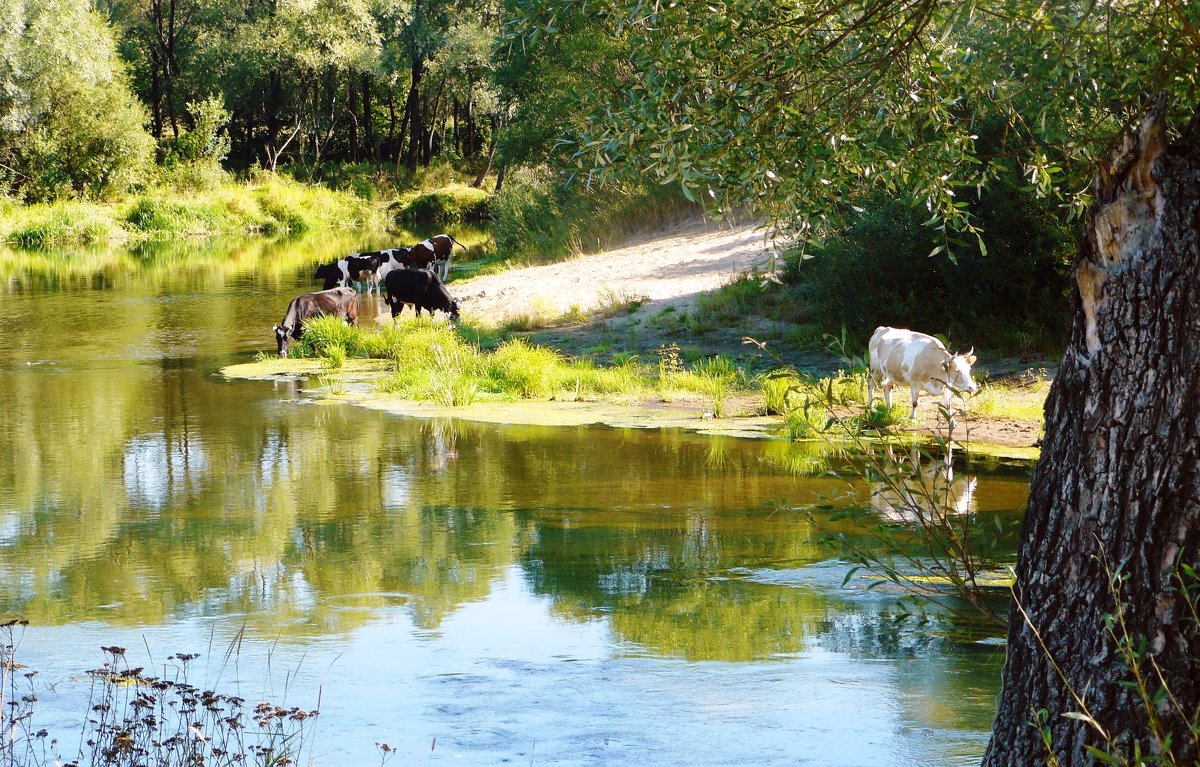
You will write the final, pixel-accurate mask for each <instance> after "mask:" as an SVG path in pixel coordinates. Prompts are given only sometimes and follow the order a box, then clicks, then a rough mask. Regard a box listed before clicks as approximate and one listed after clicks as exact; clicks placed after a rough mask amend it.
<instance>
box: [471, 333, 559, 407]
mask: <svg viewBox="0 0 1200 767" xmlns="http://www.w3.org/2000/svg"><path fill="white" fill-rule="evenodd" d="M561 368H562V366H561V359H560V357H559V355H558V353H557V352H555V351H553V350H552V349H547V348H545V347H540V346H531V345H530V344H529V343H528V342H527V341H526V340H525V339H523V338H518V339H515V340H512V341H508V342H506V343H503V344H501V345H500V347H499V348H497V349H496V351H495V352H493V353H492V354H491V356H490V358H489V360H488V375H489V377H490V378H491V380H492V381H493V382H494V383H495V385H496V387H497V390H499V391H511V392H516V393H518V394H519V395H520V396H522V397H526V398H531V397H548V396H550V394H552V393H553V392H555V391H557V390H558V388H559V386H560V380H561Z"/></svg>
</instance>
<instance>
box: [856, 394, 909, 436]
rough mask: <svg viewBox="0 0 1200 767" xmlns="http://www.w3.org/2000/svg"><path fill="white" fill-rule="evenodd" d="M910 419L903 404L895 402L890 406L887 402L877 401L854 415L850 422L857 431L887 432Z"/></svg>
mask: <svg viewBox="0 0 1200 767" xmlns="http://www.w3.org/2000/svg"><path fill="white" fill-rule="evenodd" d="M906 420H908V411H907V410H906V409H905V407H904V406H903V405H899V404H893V405H892V406H891V407H888V406H887V404H886V403H885V402H882V401H876V402H873V403H871V405H870V406H869V407H865V406H864V407H863V409H862V411H861V412H860V413H859V414H858V415H856V416H854V417H853V418H852V419H851V420H850V423H851V424H852V425H853V426H852V428H853V429H854V430H855V431H860V432H861V431H875V432H885V431H888V430H889V429H891V428H892V427H893V426H896V425H898V424H900V423H903V422H904V421H906Z"/></svg>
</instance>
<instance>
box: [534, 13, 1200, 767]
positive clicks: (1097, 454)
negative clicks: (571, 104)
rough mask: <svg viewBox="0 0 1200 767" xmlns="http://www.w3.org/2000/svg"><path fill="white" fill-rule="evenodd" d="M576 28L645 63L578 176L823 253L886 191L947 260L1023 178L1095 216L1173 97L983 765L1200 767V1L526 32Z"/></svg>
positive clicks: (1083, 379) (1104, 253) (1050, 419)
mask: <svg viewBox="0 0 1200 767" xmlns="http://www.w3.org/2000/svg"><path fill="white" fill-rule="evenodd" d="M585 7H586V9H587V10H586V11H585V10H583V8H585ZM568 13H588V14H595V15H596V16H597V17H598V18H601V19H608V20H613V19H616V20H619V21H620V23H621V24H622V25H623V28H624V29H626V30H627V31H628V35H629V39H630V42H631V46H632V51H633V53H632V57H631V58H632V61H633V64H634V66H635V68H636V69H637V70H638V72H639V77H638V78H636V81H635V82H634V83H633V84H632V86H631V87H630V89H629V90H628V91H627V92H626V93H624V94H622V95H621V96H620V97H619V98H617V99H615V100H613V101H611V102H610V103H609V104H608V105H607V107H606V108H605V109H603V110H602V111H601V112H599V113H598V114H597V115H596V119H595V121H594V123H593V128H592V130H591V132H590V134H589V135H587V136H585V137H583V138H582V139H581V140H580V141H579V142H578V143H577V145H576V151H577V153H576V158H577V162H578V163H579V167H580V169H581V170H584V171H587V172H590V173H593V174H596V173H599V174H611V173H618V172H619V173H628V172H633V173H644V174H649V175H652V176H653V177H656V178H658V179H660V180H662V181H665V182H673V183H679V184H680V185H681V186H682V188H683V189H684V192H685V194H687V195H688V196H689V197H696V198H698V199H704V200H706V201H707V202H708V204H710V205H711V206H713V208H715V209H718V210H722V209H728V208H730V207H732V206H735V205H746V204H750V205H754V206H755V207H756V209H757V210H759V211H760V212H762V213H764V214H765V215H767V216H768V217H769V218H770V219H771V221H772V222H773V223H774V224H775V225H776V226H777V227H778V228H779V229H781V230H782V231H783V232H784V233H786V234H790V235H792V236H794V237H797V238H798V239H804V238H806V237H811V236H812V235H813V234H820V233H822V232H823V231H826V230H828V229H830V228H831V226H832V225H833V224H834V223H837V222H841V221H844V220H846V219H848V218H851V217H853V215H854V205H855V202H856V201H857V200H859V199H862V198H863V196H864V195H867V194H870V193H872V192H875V193H879V192H882V193H885V194H892V195H895V196H897V197H906V196H907V197H912V198H915V199H917V200H919V201H921V202H922V203H923V205H924V207H925V208H926V209H927V213H928V214H929V216H930V218H929V221H928V224H929V225H930V226H933V227H935V228H936V229H937V230H939V231H940V233H941V234H942V237H943V242H942V243H941V244H940V245H939V246H937V247H936V248H935V249H934V252H935V253H936V252H938V251H940V250H943V249H949V248H955V249H960V248H964V247H967V245H968V240H967V239H966V238H964V237H962V234H963V233H967V234H968V235H973V237H972V238H971V239H973V240H974V241H975V242H976V243H978V247H980V248H981V249H983V248H985V247H986V239H987V233H986V232H984V231H982V230H980V229H979V228H978V227H977V226H976V224H975V222H974V221H972V219H971V217H970V215H969V212H968V206H967V205H966V203H965V201H964V200H962V199H961V198H962V197H963V196H964V195H968V194H971V193H972V192H973V190H974V189H976V188H977V187H978V186H979V185H983V184H987V183H988V182H989V180H990V179H991V175H992V172H993V163H994V162H996V161H997V160H998V159H1005V160H1006V161H1007V160H1009V159H1012V158H1015V159H1017V160H1018V161H1019V162H1020V163H1021V166H1022V168H1023V171H1024V174H1025V177H1026V178H1027V179H1028V180H1029V181H1030V187H1031V191H1032V192H1034V193H1038V194H1062V195H1063V196H1064V197H1065V199H1066V201H1067V203H1069V205H1070V210H1072V211H1074V212H1076V213H1078V212H1081V211H1083V210H1084V208H1085V207H1086V206H1087V205H1088V203H1090V202H1091V201H1092V194H1093V193H1091V192H1087V191H1079V190H1082V189H1084V181H1083V180H1084V179H1085V178H1086V177H1087V176H1089V175H1090V174H1091V173H1092V172H1093V167H1094V166H1093V165H1092V163H1093V162H1094V158H1097V157H1102V156H1104V154H1105V152H1104V148H1105V147H1106V145H1108V144H1109V143H1110V142H1111V141H1112V139H1113V138H1114V137H1118V136H1120V135H1122V134H1123V133H1124V132H1125V130H1126V129H1127V128H1128V127H1129V126H1131V125H1132V124H1134V123H1135V122H1136V121H1137V119H1138V117H1139V116H1140V115H1141V114H1143V113H1144V111H1145V109H1146V106H1147V94H1153V93H1157V92H1160V91H1165V92H1166V93H1167V94H1168V98H1167V100H1165V101H1163V102H1162V103H1161V104H1160V105H1159V106H1158V107H1157V108H1156V109H1155V110H1154V113H1153V116H1152V118H1151V119H1149V120H1147V121H1146V122H1144V123H1143V124H1142V127H1141V129H1140V132H1139V133H1138V135H1137V138H1135V139H1133V140H1130V141H1129V142H1128V143H1127V144H1126V145H1124V147H1123V148H1122V150H1120V151H1119V152H1118V153H1117V154H1116V155H1115V159H1113V160H1112V161H1111V162H1107V163H1103V164H1102V165H1101V177H1100V180H1099V182H1098V184H1097V185H1096V187H1095V191H1094V195H1095V198H1096V199H1095V206H1094V207H1092V208H1091V209H1090V210H1089V212H1088V213H1087V216H1086V219H1087V220H1086V229H1087V232H1086V236H1085V239H1086V243H1087V244H1086V245H1085V246H1084V248H1083V253H1082V254H1081V257H1080V260H1079V266H1078V268H1077V270H1076V275H1077V280H1076V282H1077V285H1076V288H1075V298H1074V309H1073V323H1072V327H1073V330H1072V337H1071V342H1070V345H1069V347H1068V350H1067V354H1066V357H1065V359H1064V364H1063V370H1062V372H1061V373H1060V375H1059V377H1058V378H1057V379H1056V381H1055V383H1054V386H1053V389H1052V392H1051V395H1050V399H1049V401H1048V403H1047V410H1046V414H1047V419H1046V440H1045V447H1044V449H1043V453H1042V458H1041V460H1040V461H1039V463H1038V467H1037V470H1036V474H1035V480H1034V486H1033V490H1032V493H1031V498H1030V504H1029V509H1028V512H1027V516H1026V521H1025V525H1024V528H1023V533H1022V543H1021V548H1020V562H1019V566H1018V570H1017V583H1016V586H1015V587H1014V596H1015V602H1014V609H1013V610H1012V611H1011V616H1010V631H1009V638H1010V639H1009V653H1010V654H1009V658H1008V662H1007V664H1006V666H1005V678H1004V689H1003V692H1002V695H1001V700H1000V705H999V713H998V716H997V719H996V724H995V730H994V735H993V739H992V743H991V746H990V748H989V751H988V754H987V757H986V760H985V763H986V764H988V765H1031V764H1044V763H1047V761H1051V760H1052V763H1055V764H1059V765H1074V764H1089V763H1091V762H1092V761H1093V759H1095V758H1096V757H1095V754H1101V755H1103V756H1104V758H1106V759H1114V758H1115V759H1117V760H1118V762H1120V760H1122V759H1124V760H1126V761H1125V762H1124V763H1131V764H1132V763H1137V764H1141V763H1145V762H1146V761H1149V760H1148V759H1146V758H1144V755H1146V754H1152V755H1154V754H1163V753H1164V752H1165V750H1166V744H1169V745H1170V748H1172V749H1173V756H1174V758H1175V759H1176V762H1175V763H1187V764H1191V763H1193V761H1194V760H1195V759H1197V758H1198V756H1200V755H1198V754H1197V748H1198V747H1197V738H1196V734H1195V733H1196V730H1195V729H1189V726H1190V727H1193V728H1194V727H1195V726H1196V722H1195V718H1196V716H1197V714H1196V712H1197V711H1200V681H1198V680H1200V678H1198V677H1197V676H1196V673H1195V669H1196V667H1197V663H1198V661H1197V658H1198V657H1200V625H1198V622H1197V621H1196V619H1195V613H1194V612H1193V613H1189V612H1188V608H1189V605H1191V606H1194V605H1195V601H1190V602H1189V598H1188V596H1187V594H1188V593H1191V595H1192V597H1191V598H1192V600H1194V599H1195V594H1196V593H1197V592H1194V591H1193V592H1185V590H1184V589H1185V587H1186V586H1187V585H1188V581H1187V580H1186V578H1185V580H1184V582H1183V583H1180V582H1179V581H1175V582H1172V580H1171V577H1172V576H1171V574H1172V573H1173V572H1176V570H1175V568H1176V567H1179V568H1180V571H1182V572H1183V573H1187V572H1188V570H1187V569H1186V568H1188V567H1195V566H1196V565H1200V500H1198V499H1200V460H1198V456H1197V445H1198V444H1200V410H1198V409H1197V405H1196V402H1198V401H1200V388H1198V386H1200V384H1198V382H1200V341H1198V340H1197V339H1200V314H1198V312H1200V295H1198V290H1200V289H1198V287H1197V286H1198V285H1200V218H1198V217H1197V211H1198V210H1200V185H1198V182H1197V170H1198V169H1200V118H1194V119H1192V120H1191V122H1190V124H1189V126H1188V128H1187V129H1186V130H1185V131H1183V134H1182V137H1181V139H1180V140H1179V141H1177V142H1174V143H1172V138H1173V136H1172V134H1170V133H1169V132H1168V130H1167V128H1166V127H1165V126H1168V125H1184V124H1188V120H1189V118H1191V117H1192V114H1191V110H1192V109H1193V108H1194V106H1195V105H1196V104H1197V103H1200V89H1198V85H1197V68H1196V66H1195V61H1196V56H1197V53H1198V52H1200V32H1198V31H1197V30H1198V27H1200V23H1198V22H1200V8H1197V6H1196V5H1195V4H1191V5H1188V4H1184V3H1180V2H1177V0H1166V2H1164V3H1162V4H1158V5H1154V6H1145V5H1140V4H1134V3H1128V2H1118V1H1114V0H1108V1H1107V2H1104V1H1098V2H1093V3H1089V4H1075V3H1043V2H1024V0H1018V2H1008V3H999V2H972V3H961V4H958V3H955V4H938V3H936V2H933V1H932V0H916V1H915V2H902V1H900V0H865V1H861V2H852V3H849V4H843V3H833V2H822V1H820V0H818V1H817V2H800V3H788V4H783V3H761V2H751V1H750V0H730V1H729V2H724V3H721V2H717V3H711V4H707V5H700V6H694V5H692V4H682V3H681V4H653V5H651V4H646V3H641V2H637V1H636V0H609V1H608V2H606V3H603V2H599V1H598V0H588V2H587V3H586V4H584V2H583V0H550V1H549V2H546V3H543V4H539V5H538V7H537V8H535V9H530V10H529V12H528V13H527V14H526V15H525V17H524V19H523V28H524V30H525V34H526V35H527V36H531V35H532V34H533V33H534V32H535V31H537V32H540V33H542V34H546V33H548V32H549V31H551V30H552V29H554V28H555V26H556V23H557V21H558V19H559V17H560V16H562V15H563V14H568ZM984 119H986V120H988V121H989V122H993V121H997V120H999V121H1000V122H1001V123H1002V124H1003V126H1004V130H1005V134H1006V135H1005V140H1004V141H1003V142H999V144H1000V145H1001V146H1003V147H1005V149H1004V152H1005V153H1006V154H1005V156H1004V158H998V157H995V156H989V155H987V154H985V153H983V152H981V151H979V147H978V146H977V145H976V139H975V135H976V134H975V127H976V125H977V124H978V123H979V121H980V120H984ZM1064 190H1065V191H1064ZM1110 573H1111V574H1112V575H1113V576H1114V577H1113V578H1110V577H1109V575H1110ZM1187 577H1190V576H1187ZM1193 588H1194V587H1193ZM1110 622H1111V625H1112V626H1113V627H1114V628H1113V632H1112V634H1111V635H1110V634H1109V632H1108V631H1107V630H1106V627H1107V626H1108V625H1109V623H1110ZM1118 627H1119V628H1118ZM1035 630H1036V633H1035ZM1114 641H1116V642H1117V644H1116V645H1114ZM1141 642H1144V643H1145V645H1144V650H1143V649H1141V647H1142V645H1141V644H1139V643H1141ZM1122 648H1123V649H1122ZM1159 672H1161V675H1162V676H1161V678H1159V677H1158V673H1159ZM1137 674H1141V676H1140V678H1141V679H1142V680H1143V681H1145V682H1146V684H1145V685H1144V691H1145V696H1144V698H1142V697H1141V696H1140V695H1139V694H1138V692H1137V691H1136V690H1133V689H1131V688H1130V687H1129V686H1127V685H1128V684H1129V683H1135V682H1136V678H1138V677H1137V676H1136V675H1137ZM1135 686H1136V685H1135ZM1072 691H1073V692H1074V695H1072ZM1076 695H1077V696H1078V697H1075V696H1076ZM1189 718H1190V719H1191V722H1190V723H1189V721H1188V719H1189ZM1088 748H1091V749H1095V751H1088ZM1047 749H1049V751H1050V752H1051V754H1049V755H1048V753H1047ZM1109 754H1113V755H1114V756H1109ZM1139 754H1140V755H1143V756H1141V757H1139V756H1138V755H1139Z"/></svg>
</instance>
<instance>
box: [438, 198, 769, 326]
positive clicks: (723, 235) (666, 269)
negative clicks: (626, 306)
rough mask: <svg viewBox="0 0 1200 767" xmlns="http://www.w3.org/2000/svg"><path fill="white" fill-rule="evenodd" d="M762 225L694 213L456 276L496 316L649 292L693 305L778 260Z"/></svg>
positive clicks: (477, 312) (481, 308) (465, 300)
mask: <svg viewBox="0 0 1200 767" xmlns="http://www.w3.org/2000/svg"><path fill="white" fill-rule="evenodd" d="M768 245H769V243H768V242H767V240H766V239H765V232H764V230H763V229H762V228H760V226H759V225H757V224H742V225H740V226H733V227H730V226H728V225H725V224H721V223H717V222H713V221H703V220H696V219H691V220H688V221H685V222H683V223H682V224H679V225H677V226H675V227H673V228H671V229H668V230H666V231H665V232H663V233H661V234H657V235H655V236H654V237H653V238H652V239H647V240H646V241H645V242H639V243H636V244H629V245H625V246H623V247H620V248H615V249H613V250H609V251H606V252H604V253H596V254H593V255H588V256H580V257H579V258H575V259H572V260H570V261H563V262H559V263H554V264H547V265H546V266H533V267H528V268H525V269H514V270H511V271H507V272H502V273H500V274H492V275H488V276H485V277H476V278H474V279H470V280H462V281H455V282H453V283H451V285H450V290H451V293H453V294H454V296H455V298H457V299H458V300H459V301H460V302H461V304H462V308H463V313H464V314H466V315H468V316H474V317H478V318H482V319H484V320H485V321H487V322H489V323H494V322H501V321H503V320H504V319H505V318H508V317H512V316H514V315H521V314H529V313H531V312H532V313H540V314H561V313H563V312H566V311H568V310H570V309H571V308H572V307H577V308H578V309H580V310H582V311H585V312H586V311H589V310H591V309H594V308H596V307H599V306H603V305H605V304H606V303H612V302H613V301H614V299H615V300H620V299H631V298H641V299H644V300H648V301H653V302H656V303H659V304H661V305H667V304H676V305H678V304H687V303H690V302H691V301H692V300H694V299H695V297H696V296H697V295H699V294H700V293H703V292H705V291H709V290H713V289H715V288H718V287H720V286H721V285H723V284H725V283H727V282H729V281H730V280H732V279H733V278H734V277H736V276H737V275H739V274H741V273H743V272H745V271H747V270H749V269H751V268H752V267H755V266H761V265H763V264H765V263H767V262H768V261H769V260H770V252H769V250H768Z"/></svg>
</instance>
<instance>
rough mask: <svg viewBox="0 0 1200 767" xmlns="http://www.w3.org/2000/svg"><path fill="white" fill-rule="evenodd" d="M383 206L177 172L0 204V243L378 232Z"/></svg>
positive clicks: (268, 176) (270, 177)
mask: <svg viewBox="0 0 1200 767" xmlns="http://www.w3.org/2000/svg"><path fill="white" fill-rule="evenodd" d="M384 215H385V211H384V206H383V205H382V204H381V203H380V204H371V203H365V202H364V201H363V200H362V199H361V198H360V197H357V196H355V195H354V194H352V193H350V192H344V191H336V190H333V189H329V188H326V187H323V186H314V185H309V184H304V183H301V182H299V181H296V180H294V179H292V178H291V177H289V176H287V175H284V174H272V173H256V174H254V175H252V176H251V177H250V178H249V179H247V180H244V181H242V180H237V179H235V178H234V177H232V176H230V175H228V174H226V173H224V172H222V171H220V170H219V169H215V168H214V169H209V170H206V171H202V170H201V169H196V168H193V167H192V166H184V167H181V168H179V169H177V170H175V171H174V172H172V173H166V172H164V175H163V176H162V178H161V179H160V180H159V181H158V183H156V184H155V185H154V186H152V187H150V188H148V189H146V190H144V191H142V192H140V193H138V194H135V195H130V196H128V197H125V198H123V199H119V200H115V201H104V202H91V201H80V200H60V201H57V202H51V203H44V204H38V205H19V204H16V203H12V202H7V203H3V204H0V241H4V242H8V243H11V244H14V245H17V246H19V247H23V248H49V247H60V246H64V245H87V244H93V243H104V242H130V241H135V242H136V241H145V240H151V241H153V240H172V239H175V238H181V237H210V236H220V235H247V234H265V235H277V234H284V233H287V234H299V233H303V232H309V231H327V230H345V229H354V228H360V227H365V226H369V225H379V224H381V223H382V222H383V220H384Z"/></svg>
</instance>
